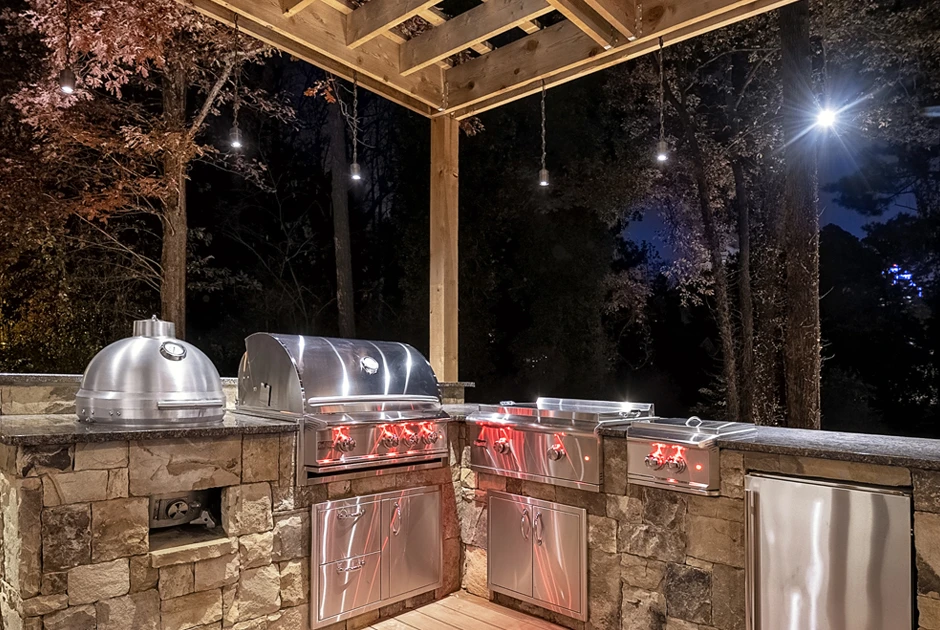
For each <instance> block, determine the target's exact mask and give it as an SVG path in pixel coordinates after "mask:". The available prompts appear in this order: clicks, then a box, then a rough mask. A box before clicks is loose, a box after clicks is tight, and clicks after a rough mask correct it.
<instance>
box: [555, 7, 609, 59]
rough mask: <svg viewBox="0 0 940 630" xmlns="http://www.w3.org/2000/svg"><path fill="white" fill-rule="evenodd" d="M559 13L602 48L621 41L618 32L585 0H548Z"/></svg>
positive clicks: (605, 48)
mask: <svg viewBox="0 0 940 630" xmlns="http://www.w3.org/2000/svg"><path fill="white" fill-rule="evenodd" d="M548 1H549V2H550V3H551V4H552V6H553V7H555V9H557V10H558V12H559V13H561V14H562V15H564V16H565V17H566V18H568V19H569V20H570V21H571V23H572V24H574V25H575V26H577V27H578V29H580V30H581V32H583V33H584V34H585V35H587V36H588V37H590V38H591V39H593V40H594V41H595V42H597V43H598V44H600V45H601V46H603V47H604V50H607V49H608V48H610V47H612V46H614V45H615V44H618V43H620V42H621V41H623V40H622V39H621V36H620V34H619V33H618V32H617V31H616V30H614V27H612V26H611V25H610V24H608V23H607V22H606V20H604V18H602V17H601V16H600V14H598V12H597V11H595V10H594V9H592V8H591V7H590V6H588V3H587V2H586V1H585V0H548Z"/></svg>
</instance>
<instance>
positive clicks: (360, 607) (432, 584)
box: [310, 486, 443, 628]
mask: <svg viewBox="0 0 940 630" xmlns="http://www.w3.org/2000/svg"><path fill="white" fill-rule="evenodd" d="M311 522H312V523H313V526H312V528H311V530H312V531H311V537H312V547H311V548H312V549H313V553H312V554H311V558H310V561H311V571H310V575H311V576H312V577H311V584H310V588H311V591H310V592H311V598H310V617H311V627H313V628H319V627H322V626H326V625H330V624H333V623H335V622H337V621H341V620H343V619H346V618H348V617H352V616H355V615H360V614H362V613H365V612H368V611H370V610H374V609H375V608H378V607H379V606H385V605H387V604H391V603H394V602H396V601H401V600H403V599H407V598H409V597H413V596H415V595H418V594H420V593H424V592H426V591H430V590H433V589H436V588H438V587H439V586H441V584H442V583H443V580H442V576H443V543H442V538H443V525H442V517H441V492H440V487H439V486H428V487H424V488H411V489H408V490H401V491H395V492H385V493H382V494H375V495H370V496H365V497H358V498H355V499H344V500H340V501H328V502H326V503H320V504H317V505H314V506H313V507H312V508H311Z"/></svg>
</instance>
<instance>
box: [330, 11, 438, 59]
mask: <svg viewBox="0 0 940 630" xmlns="http://www.w3.org/2000/svg"><path fill="white" fill-rule="evenodd" d="M438 2H440V0H372V1H371V2H367V3H366V4H364V5H362V6H361V7H359V8H358V9H356V10H355V11H353V12H352V13H350V14H349V15H347V16H346V45H347V46H349V47H350V48H358V47H359V46H362V45H363V44H365V43H366V42H368V41H369V40H371V39H373V38H374V37H377V36H378V35H381V34H382V32H383V31H387V30H388V29H390V28H392V27H393V26H398V25H399V24H401V23H402V22H404V21H405V20H407V19H410V18H413V17H414V16H416V15H418V14H419V13H421V12H422V11H424V10H425V9H428V8H430V7H432V6H434V5H435V4H437V3H438Z"/></svg>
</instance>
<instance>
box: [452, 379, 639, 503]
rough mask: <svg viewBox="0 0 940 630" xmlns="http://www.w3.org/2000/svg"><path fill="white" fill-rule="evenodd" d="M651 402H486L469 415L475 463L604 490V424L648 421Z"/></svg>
mask: <svg viewBox="0 0 940 630" xmlns="http://www.w3.org/2000/svg"><path fill="white" fill-rule="evenodd" d="M653 411H654V410H653V405H652V404H649V403H631V402H611V401H602V400H578V399H569V398H539V399H538V400H537V401H536V402H534V403H515V402H512V401H506V402H502V403H500V404H498V405H482V406H481V407H480V409H479V410H478V411H476V412H474V413H472V414H470V415H469V416H468V417H467V427H468V435H469V439H470V443H471V450H470V467H471V469H473V470H475V471H477V472H486V473H490V474H494V475H502V476H506V477H515V478H518V479H530V480H532V481H540V482H542V483H550V484H555V485H559V486H566V487H570V488H578V489H580V490H588V491H591V492H599V491H600V489H601V484H602V483H603V478H602V471H603V470H604V466H603V449H602V448H601V441H602V438H601V437H600V435H599V434H598V432H597V429H598V428H599V427H602V426H605V425H606V424H609V423H630V422H634V421H644V419H646V418H649V417H650V416H652V414H653Z"/></svg>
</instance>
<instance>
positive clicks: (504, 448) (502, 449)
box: [493, 437, 509, 455]
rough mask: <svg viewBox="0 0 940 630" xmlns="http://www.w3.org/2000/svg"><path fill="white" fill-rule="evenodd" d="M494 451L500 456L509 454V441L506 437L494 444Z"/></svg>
mask: <svg viewBox="0 0 940 630" xmlns="http://www.w3.org/2000/svg"><path fill="white" fill-rule="evenodd" d="M493 450H494V451H496V452H497V453H499V454H500V455H505V454H506V453H508V452H509V440H507V439H506V438H504V437H501V438H499V439H498V440H496V441H495V442H493Z"/></svg>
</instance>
